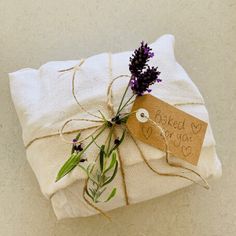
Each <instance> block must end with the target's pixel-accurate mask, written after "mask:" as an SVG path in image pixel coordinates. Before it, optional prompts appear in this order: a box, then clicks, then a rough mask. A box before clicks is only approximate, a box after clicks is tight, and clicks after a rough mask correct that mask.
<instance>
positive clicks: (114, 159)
mask: <svg viewBox="0 0 236 236" xmlns="http://www.w3.org/2000/svg"><path fill="white" fill-rule="evenodd" d="M115 163H116V152H115V151H113V152H112V157H111V162H110V165H109V167H108V168H107V169H106V170H105V171H104V174H105V173H107V172H108V171H109V170H111V169H112V168H113V167H114V165H115Z"/></svg>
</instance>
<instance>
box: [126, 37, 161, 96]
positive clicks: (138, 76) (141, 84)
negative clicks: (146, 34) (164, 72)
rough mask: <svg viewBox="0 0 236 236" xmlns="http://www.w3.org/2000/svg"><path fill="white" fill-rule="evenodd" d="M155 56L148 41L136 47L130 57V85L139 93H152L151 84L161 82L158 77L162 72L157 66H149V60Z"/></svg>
mask: <svg viewBox="0 0 236 236" xmlns="http://www.w3.org/2000/svg"><path fill="white" fill-rule="evenodd" d="M153 56H154V53H153V52H152V49H151V48H150V47H149V46H148V44H147V43H144V42H143V41H142V42H141V46H140V47H139V48H138V49H136V50H135V51H134V53H133V55H132V57H131V58H130V64H129V70H130V72H131V79H130V87H131V89H132V90H133V92H134V93H135V94H137V95H143V94H144V93H145V92H148V93H150V92H151V89H150V88H149V86H150V85H152V84H154V83H155V82H157V83H159V82H161V79H159V78H158V76H159V75H160V72H159V71H158V70H157V67H151V68H150V67H149V66H148V65H147V62H148V61H149V59H150V58H152V57H153Z"/></svg>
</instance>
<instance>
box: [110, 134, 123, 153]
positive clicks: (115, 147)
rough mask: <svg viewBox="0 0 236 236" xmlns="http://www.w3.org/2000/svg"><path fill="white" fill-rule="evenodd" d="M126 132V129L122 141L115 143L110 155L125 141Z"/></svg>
mask: <svg viewBox="0 0 236 236" xmlns="http://www.w3.org/2000/svg"><path fill="white" fill-rule="evenodd" d="M125 133H126V130H124V131H123V133H122V136H121V138H120V142H119V143H118V144H116V145H114V146H113V148H112V149H111V150H110V152H109V155H111V153H112V152H113V151H114V150H116V149H117V148H118V147H119V146H120V145H121V143H122V142H123V140H124V138H125Z"/></svg>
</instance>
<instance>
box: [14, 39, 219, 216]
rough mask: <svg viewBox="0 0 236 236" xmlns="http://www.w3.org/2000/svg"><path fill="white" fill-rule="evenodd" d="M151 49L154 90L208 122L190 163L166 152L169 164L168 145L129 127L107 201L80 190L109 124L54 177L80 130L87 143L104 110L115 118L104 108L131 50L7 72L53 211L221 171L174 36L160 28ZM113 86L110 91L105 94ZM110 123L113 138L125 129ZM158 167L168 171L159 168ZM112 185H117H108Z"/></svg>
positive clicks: (126, 197)
mask: <svg viewBox="0 0 236 236" xmlns="http://www.w3.org/2000/svg"><path fill="white" fill-rule="evenodd" d="M150 48H152V53H154V54H155V57H153V58H152V59H151V60H150V61H149V65H150V66H154V67H156V66H158V70H159V71H160V72H161V74H160V78H161V80H162V82H161V83H158V84H153V85H152V86H151V89H152V92H151V94H152V96H154V97H155V98H158V99H160V100H162V101H164V102H166V103H168V104H170V105H171V106H174V107H176V108H177V109H179V110H181V111H184V112H186V113H188V114H191V115H193V116H194V117H197V118H199V119H200V120H202V121H204V122H206V123H208V125H207V129H206V133H205V136H204V140H203V143H202V145H201V150H200V155H199V159H198V161H197V162H196V163H195V165H193V164H192V163H189V162H186V160H183V159H181V158H178V157H174V156H173V157H169V158H170V159H171V162H174V163H175V166H172V165H170V164H168V163H167V161H166V155H165V150H163V149H158V148H157V147H154V146H152V145H149V144H148V143H145V142H143V141H141V140H139V139H136V138H135V137H133V136H132V134H131V133H130V132H126V134H125V138H124V140H123V142H122V144H121V145H119V149H117V151H118V152H117V155H119V158H118V159H117V160H118V163H119V164H118V167H117V174H116V176H115V178H114V179H113V181H112V182H111V183H110V184H108V185H107V189H106V191H108V192H111V194H110V198H112V197H113V195H115V193H116V195H115V196H114V197H113V198H112V199H111V200H110V201H98V202H97V203H92V200H91V199H89V200H86V199H85V198H84V197H83V196H84V194H86V192H87V191H88V190H87V189H85V186H86V182H87V181H88V176H87V174H86V171H83V170H82V168H81V166H82V167H84V169H86V168H87V166H88V165H89V164H91V163H95V162H96V160H97V156H98V153H99V148H100V149H101V144H102V143H106V139H107V136H108V137H109V129H108V130H104V132H103V133H102V135H100V136H99V137H98V139H97V140H96V142H95V141H94V143H93V145H91V146H90V147H89V148H88V149H87V150H86V152H84V157H83V162H82V159H80V161H79V163H80V166H79V165H78V166H75V167H73V168H72V170H71V171H69V172H68V173H66V174H65V175H63V176H61V177H60V178H59V179H57V177H58V173H59V171H60V170H61V168H62V166H63V165H64V163H65V162H66V161H67V159H68V157H69V155H70V152H71V147H76V148H77V149H78V148H79V147H80V146H79V145H74V144H73V143H72V144H71V140H73V139H74V138H75V136H76V135H77V134H78V132H79V134H80V137H81V138H82V140H84V142H83V145H86V144H88V143H89V140H88V139H86V137H89V135H90V134H91V133H94V135H95V134H96V130H97V129H98V127H99V122H98V120H99V119H98V120H97V118H98V117H101V114H102V115H103V116H104V117H106V119H107V120H108V121H109V120H112V118H114V116H112V114H111V113H110V111H109V108H111V107H112V109H113V111H117V109H118V106H119V104H120V100H121V97H122V95H123V93H124V90H125V88H126V86H127V84H128V83H130V81H129V80H130V78H129V76H123V75H130V68H129V66H128V65H129V63H130V57H131V56H132V52H131V51H128V52H121V53H115V54H111V53H101V54H98V55H95V56H91V57H89V58H87V59H85V60H73V61H53V62H48V63H46V64H44V65H42V66H41V67H40V68H39V69H31V68H25V69H21V70H19V71H16V72H13V73H10V74H9V77H10V88H11V94H12V99H13V101H14V105H15V107H16V111H17V114H18V117H19V120H20V123H21V126H22V133H23V140H24V144H25V147H26V154H27V159H28V161H29V163H30V165H31V167H32V169H33V171H34V173H35V175H36V178H37V180H38V182H39V185H40V188H41V191H42V193H43V194H44V196H45V197H46V198H48V199H50V200H51V203H52V206H53V209H54V211H55V214H56V216H57V218H59V219H62V218H67V217H85V216H90V215H94V214H97V213H99V212H100V213H101V212H107V211H109V210H111V209H115V208H117V207H121V206H125V205H129V204H134V203H138V202H141V201H145V200H148V199H151V198H155V197H158V196H161V195H164V194H167V193H170V192H172V191H175V190H177V189H181V188H183V187H186V186H188V185H190V184H192V182H197V183H199V182H202V179H207V178H210V177H216V176H220V175H221V163H220V161H219V159H218V157H217V154H216V151H215V141H214V137H213V134H212V130H211V126H210V123H209V117H208V112H207V110H206V107H205V104H204V100H203V98H202V96H201V94H200V92H199V90H198V89H197V87H196V86H195V85H194V84H193V82H192V81H191V79H190V78H189V76H188V75H187V73H186V72H185V70H184V69H183V68H182V67H181V65H179V64H178V63H177V62H176V59H175V56H174V37H173V36H172V35H164V36H162V37H160V38H159V39H157V40H156V41H155V42H154V43H152V44H151V45H150ZM114 78H119V79H116V80H114ZM109 88H110V90H109ZM111 88H112V94H111V93H110V94H109V91H110V92H111ZM131 93H132V89H129V90H128V91H127V94H126V97H128V96H129V95H130V94H131ZM131 109H132V104H128V105H127V106H126V108H125V111H126V112H130V110H131ZM157 128H158V127H157ZM160 128H161V127H159V129H160ZM115 129H117V132H116V137H112V142H115V141H117V137H118V138H121V137H122V134H123V133H122V130H121V129H120V128H119V127H117V128H116V127H115ZM92 137H93V138H95V136H92ZM76 141H77V139H76V140H75V142H76ZM118 141H119V139H118ZM81 150H82V148H81ZM167 151H168V150H167ZM144 157H145V159H144ZM176 163H177V164H178V165H176ZM178 166H179V167H178ZM150 167H151V168H150ZM184 168H185V169H184ZM152 169H153V170H154V171H153V170H152ZM155 170H158V171H159V172H161V173H170V175H159V174H157V173H156V172H155ZM190 170H192V171H190ZM171 173H172V174H173V175H171ZM196 173H198V174H196ZM178 175H180V176H186V177H187V178H183V177H180V176H178ZM199 176H200V177H201V178H202V179H201V178H199ZM189 179H190V180H192V181H190V180H189ZM57 180H58V181H57ZM114 186H115V187H116V189H115V191H112V189H113V190H114ZM104 191H105V190H104ZM106 196H107V195H106ZM87 199H88V198H87ZM90 203H91V204H90Z"/></svg>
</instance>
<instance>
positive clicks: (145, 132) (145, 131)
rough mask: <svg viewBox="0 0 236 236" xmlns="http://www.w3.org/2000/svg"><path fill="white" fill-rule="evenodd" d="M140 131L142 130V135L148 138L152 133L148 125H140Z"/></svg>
mask: <svg viewBox="0 0 236 236" xmlns="http://www.w3.org/2000/svg"><path fill="white" fill-rule="evenodd" d="M142 132H143V136H144V137H145V138H146V139H149V138H150V136H151V135H152V127H150V126H143V127H142Z"/></svg>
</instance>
